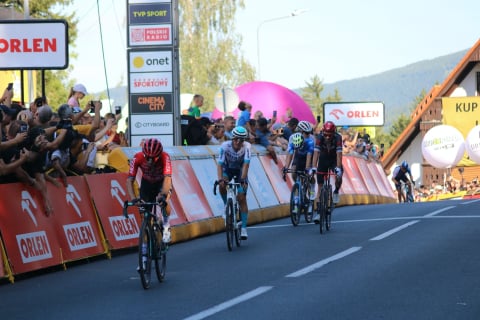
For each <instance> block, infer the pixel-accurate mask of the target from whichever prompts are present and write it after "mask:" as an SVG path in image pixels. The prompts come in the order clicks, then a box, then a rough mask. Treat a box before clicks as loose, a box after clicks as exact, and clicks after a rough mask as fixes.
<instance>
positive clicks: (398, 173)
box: [392, 160, 415, 203]
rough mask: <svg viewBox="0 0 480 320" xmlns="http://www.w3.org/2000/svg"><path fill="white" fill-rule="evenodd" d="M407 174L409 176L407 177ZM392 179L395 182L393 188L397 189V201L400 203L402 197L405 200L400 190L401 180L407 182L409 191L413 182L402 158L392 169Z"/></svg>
mask: <svg viewBox="0 0 480 320" xmlns="http://www.w3.org/2000/svg"><path fill="white" fill-rule="evenodd" d="M407 175H408V176H409V177H407ZM409 178H410V179H409ZM392 181H393V183H394V184H395V189H397V196H398V203H401V202H402V199H403V201H404V202H407V200H406V198H405V194H404V193H403V192H402V183H401V181H403V183H406V184H408V186H409V190H410V192H412V191H411V190H412V185H414V184H415V182H414V180H413V177H412V172H411V171H410V167H409V165H408V162H407V161H405V160H404V161H403V162H402V164H401V165H399V166H396V167H395V169H393V173H392Z"/></svg>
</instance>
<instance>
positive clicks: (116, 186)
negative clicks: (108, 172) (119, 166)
mask: <svg viewBox="0 0 480 320" xmlns="http://www.w3.org/2000/svg"><path fill="white" fill-rule="evenodd" d="M110 194H111V195H112V198H115V199H117V201H118V203H120V206H122V207H123V199H125V196H126V195H127V193H126V192H125V190H123V188H122V186H121V185H120V183H118V181H117V180H112V181H111V182H110ZM120 194H121V195H122V197H120Z"/></svg>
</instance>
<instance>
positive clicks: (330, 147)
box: [312, 121, 343, 223]
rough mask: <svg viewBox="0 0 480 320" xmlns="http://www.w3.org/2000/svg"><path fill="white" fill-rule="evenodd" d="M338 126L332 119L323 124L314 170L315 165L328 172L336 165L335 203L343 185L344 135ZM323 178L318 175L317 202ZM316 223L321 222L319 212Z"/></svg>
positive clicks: (317, 142)
mask: <svg viewBox="0 0 480 320" xmlns="http://www.w3.org/2000/svg"><path fill="white" fill-rule="evenodd" d="M336 130H337V127H336V126H335V124H334V123H333V122H332V121H327V122H325V123H324V124H323V127H322V131H321V132H320V133H319V134H318V135H317V139H316V141H315V151H314V153H313V165H312V167H313V168H312V171H315V167H317V170H318V171H319V172H327V171H328V169H329V168H333V167H335V169H334V171H335V189H334V191H333V203H338V202H339V200H340V196H339V194H338V191H339V190H340V187H341V186H342V174H343V170H342V168H343V167H342V154H343V141H342V136H341V135H340V134H339V133H337V131H336ZM323 178H324V177H318V180H317V183H318V192H317V203H318V201H319V200H320V191H321V189H322V186H323ZM313 221H314V222H315V223H319V221H320V217H319V215H318V214H316V215H315V217H314V218H313Z"/></svg>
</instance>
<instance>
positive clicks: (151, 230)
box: [123, 201, 168, 289]
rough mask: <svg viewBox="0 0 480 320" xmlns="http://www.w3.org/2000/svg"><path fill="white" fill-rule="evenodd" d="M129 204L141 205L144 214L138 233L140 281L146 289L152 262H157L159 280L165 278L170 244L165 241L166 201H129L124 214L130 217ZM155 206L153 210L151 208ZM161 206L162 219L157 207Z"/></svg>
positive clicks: (156, 270) (140, 209)
mask: <svg viewBox="0 0 480 320" xmlns="http://www.w3.org/2000/svg"><path fill="white" fill-rule="evenodd" d="M129 206H137V207H139V212H140V215H141V216H142V220H143V221H142V225H141V228H140V232H139V235H138V238H139V244H138V250H139V252H138V257H139V258H138V265H139V270H138V272H139V273H140V281H141V283H142V286H143V288H144V289H148V288H149V287H150V283H151V281H150V279H151V277H150V273H151V268H152V262H154V264H155V272H156V274H157V278H158V281H160V282H162V281H163V280H164V278H165V269H166V259H167V257H166V252H167V250H168V244H167V243H165V242H163V213H164V210H165V207H166V204H165V203H159V202H128V201H126V202H125V203H124V206H123V215H124V216H125V217H126V218H128V213H127V208H128V207H129ZM150 208H153V210H150ZM156 208H160V214H161V215H162V219H160V217H159V216H157V214H156V212H155V209H156Z"/></svg>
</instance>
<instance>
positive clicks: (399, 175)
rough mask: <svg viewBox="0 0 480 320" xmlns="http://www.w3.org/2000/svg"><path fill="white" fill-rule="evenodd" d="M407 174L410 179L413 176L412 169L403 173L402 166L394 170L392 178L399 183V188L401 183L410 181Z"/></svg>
mask: <svg viewBox="0 0 480 320" xmlns="http://www.w3.org/2000/svg"><path fill="white" fill-rule="evenodd" d="M407 174H409V176H410V177H411V176H412V172H411V171H410V168H408V169H407V170H405V171H403V170H401V168H400V166H397V167H395V169H393V173H392V177H393V178H394V179H395V180H397V181H398V184H397V187H398V186H399V185H400V181H403V182H407V181H408V178H407Z"/></svg>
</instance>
